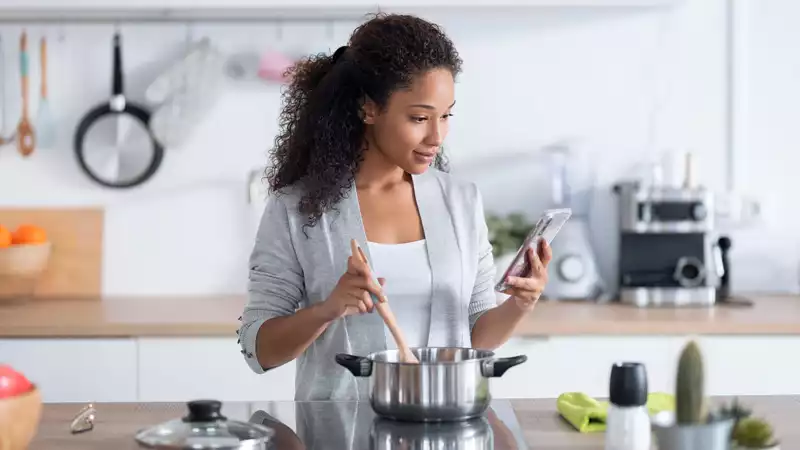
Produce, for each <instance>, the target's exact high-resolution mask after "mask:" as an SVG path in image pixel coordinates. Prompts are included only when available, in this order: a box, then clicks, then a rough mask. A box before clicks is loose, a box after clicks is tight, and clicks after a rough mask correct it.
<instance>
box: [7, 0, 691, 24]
mask: <svg viewBox="0 0 800 450" xmlns="http://www.w3.org/2000/svg"><path fill="white" fill-rule="evenodd" d="M679 1H682V0H496V1H493V0H427V1H426V0H385V1H379V2H376V1H374V0H328V1H326V0H229V1H226V0H70V1H64V0H0V21H4V22H9V21H18V22H23V21H82V20H85V21H106V20H151V21H158V20H162V21H165V20H209V21H213V20H264V19H275V18H282V17H283V18H336V17H351V18H352V17H356V16H360V15H363V14H365V13H369V12H377V11H387V12H396V11H407V12H427V11H470V10H476V9H477V10H482V9H491V10H492V11H499V10H509V11H515V10H516V11H519V10H525V9H529V8H538V7H549V8H553V7H570V8H574V7H654V6H668V5H672V4H675V3H677V2H679Z"/></svg>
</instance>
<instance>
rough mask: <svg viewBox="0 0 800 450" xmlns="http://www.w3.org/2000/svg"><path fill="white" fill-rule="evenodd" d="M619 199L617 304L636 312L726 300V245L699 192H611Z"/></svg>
mask: <svg viewBox="0 0 800 450" xmlns="http://www.w3.org/2000/svg"><path fill="white" fill-rule="evenodd" d="M614 192H615V193H616V194H617V198H618V199H619V230H620V243H619V300H620V302H622V303H626V304H631V305H635V306H640V307H649V306H712V305H714V304H715V303H717V302H719V301H725V299H727V297H728V296H729V289H730V280H729V274H728V273H729V261H728V250H729V249H730V244H731V242H730V240H729V239H728V238H727V237H724V236H718V235H717V233H716V232H715V224H714V198H713V194H712V193H711V192H709V191H708V190H706V189H705V188H703V187H699V186H695V187H691V186H683V187H676V186H657V185H655V186H654V185H644V184H642V183H641V182H637V181H632V182H625V183H620V184H617V185H615V186H614Z"/></svg>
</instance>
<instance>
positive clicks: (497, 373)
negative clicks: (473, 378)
mask: <svg viewBox="0 0 800 450" xmlns="http://www.w3.org/2000/svg"><path fill="white" fill-rule="evenodd" d="M527 360H528V357H527V356H525V355H519V356H511V357H508V358H497V359H493V360H490V361H485V362H484V363H483V365H482V366H481V373H482V374H483V376H485V377H487V378H491V377H502V376H503V374H504V373H506V370H508V369H510V368H512V367H514V366H518V365H520V364H522V363H524V362H525V361H527Z"/></svg>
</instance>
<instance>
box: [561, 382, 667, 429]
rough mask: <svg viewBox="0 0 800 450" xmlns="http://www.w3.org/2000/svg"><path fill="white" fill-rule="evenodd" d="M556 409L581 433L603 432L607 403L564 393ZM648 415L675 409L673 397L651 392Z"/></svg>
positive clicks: (573, 393) (648, 401)
mask: <svg viewBox="0 0 800 450" xmlns="http://www.w3.org/2000/svg"><path fill="white" fill-rule="evenodd" d="M556 407H557V409H558V412H559V414H561V416H562V417H564V419H566V420H567V422H569V423H570V424H572V426H574V427H575V428H576V429H577V430H578V431H580V432H581V433H593V432H597V431H605V429H606V414H607V413H608V401H598V400H595V399H594V398H592V397H590V396H588V395H586V394H584V393H582V392H565V393H563V394H561V395H559V396H558V399H557V400H556ZM647 409H648V410H649V411H650V414H651V415H652V414H656V413H658V412H661V411H673V410H674V409H675V397H674V396H673V395H671V394H667V393H664V392H653V393H650V394H649V395H648V396H647Z"/></svg>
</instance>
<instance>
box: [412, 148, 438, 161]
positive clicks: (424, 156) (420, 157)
mask: <svg viewBox="0 0 800 450" xmlns="http://www.w3.org/2000/svg"><path fill="white" fill-rule="evenodd" d="M434 158H436V152H430V153H426V152H419V151H416V150H414V159H415V160H417V161H419V162H420V163H427V164H430V163H431V162H432V161H433V159H434Z"/></svg>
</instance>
